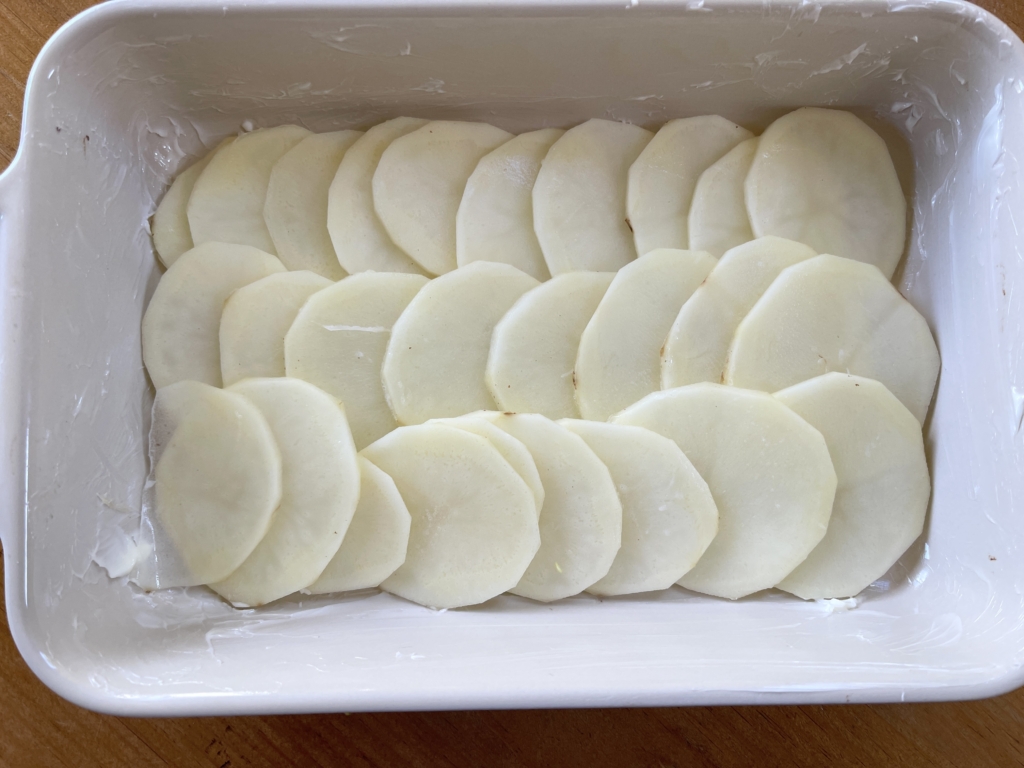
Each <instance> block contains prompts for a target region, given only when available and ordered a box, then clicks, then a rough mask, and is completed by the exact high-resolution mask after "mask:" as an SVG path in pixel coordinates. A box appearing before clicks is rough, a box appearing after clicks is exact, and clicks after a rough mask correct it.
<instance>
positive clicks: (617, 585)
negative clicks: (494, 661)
mask: <svg viewBox="0 0 1024 768" xmlns="http://www.w3.org/2000/svg"><path fill="white" fill-rule="evenodd" d="M559 424H561V425H562V426H563V427H565V428H566V429H568V430H569V431H571V432H574V433H576V434H577V435H579V436H580V437H582V438H583V440H584V442H586V444H587V445H588V446H590V449H591V450H592V451H594V453H596V454H597V457H598V458H599V459H601V461H602V462H603V463H604V465H605V466H606V467H608V471H609V472H610V473H611V476H612V480H613V481H614V482H615V487H616V489H617V490H618V493H619V500H620V501H621V502H622V547H621V548H620V549H619V552H618V554H617V555H616V556H615V560H614V561H613V562H612V567H611V568H610V569H609V570H608V573H607V574H606V575H605V576H603V577H602V578H601V579H599V580H598V581H597V582H595V583H594V584H592V585H590V586H589V587H588V588H587V591H588V592H591V593H593V594H595V595H628V594H632V593H634V592H649V591H651V590H655V589H668V588H669V587H671V586H672V585H673V584H674V583H676V582H677V581H679V579H681V578H682V577H683V575H684V574H685V573H687V572H688V571H689V570H690V569H691V568H693V566H694V565H696V564H697V561H698V560H699V559H700V557H701V555H703V554H704V551H705V550H706V549H707V548H708V545H709V544H710V543H711V540H712V539H714V537H715V533H716V532H717V531H718V509H717V508H716V507H715V500H714V499H713V498H712V497H711V491H710V490H709V489H708V484H707V483H705V482H704V480H703V479H702V478H701V476H700V475H699V474H698V473H697V470H696V469H694V467H693V464H691V463H690V460H689V459H687V458H686V455H685V454H684V453H683V452H682V451H681V450H680V449H679V446H677V445H676V444H675V443H674V442H672V440H669V439H668V438H667V437H663V436H661V435H658V434H656V433H654V432H652V431H650V430H649V429H643V428H642V427H632V426H627V425H625V424H608V423H604V422H599V421H579V420H576V419H563V420H562V421H560V422H559ZM542 535H543V534H542Z"/></svg>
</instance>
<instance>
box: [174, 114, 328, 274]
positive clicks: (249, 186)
mask: <svg viewBox="0 0 1024 768" xmlns="http://www.w3.org/2000/svg"><path fill="white" fill-rule="evenodd" d="M309 135H310V133H309V131H307V130H306V129H305V128H301V127H300V126H297V125H281V126H278V127H277V128H262V129H260V130H256V131H253V132H252V133H247V134H245V135H244V136H240V137H239V138H237V139H235V140H234V141H233V142H231V144H229V145H228V146H226V147H224V148H223V149H221V150H220V151H219V152H217V154H216V155H214V156H213V158H212V159H211V160H210V162H209V164H207V166H206V168H204V169H203V172H202V173H201V174H199V178H198V179H196V183H195V186H194V187H193V188H192V194H191V196H190V197H189V199H188V224H189V229H190V230H191V232H192V241H193V242H194V243H195V244H196V245H202V244H203V243H209V242H219V243H237V244H239V245H251V246H253V247H254V248H259V249H260V250H262V251H266V252H267V253H270V254H275V255H276V250H275V249H274V240H273V238H271V237H270V232H269V231H268V230H267V225H266V223H265V222H264V220H263V206H264V204H265V202H266V199H267V185H268V184H269V183H270V172H271V170H272V169H273V167H274V164H275V163H276V162H277V161H278V160H279V159H281V157H282V156H283V155H284V154H285V153H286V152H287V151H288V150H290V149H291V148H292V147H294V146H295V145H296V144H298V143H299V142H300V141H302V140H303V139H304V138H306V137H307V136H309Z"/></svg>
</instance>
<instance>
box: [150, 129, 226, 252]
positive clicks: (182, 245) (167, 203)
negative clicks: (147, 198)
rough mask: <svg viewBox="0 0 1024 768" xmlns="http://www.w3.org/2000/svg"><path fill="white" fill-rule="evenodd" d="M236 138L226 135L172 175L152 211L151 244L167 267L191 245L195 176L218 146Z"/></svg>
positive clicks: (223, 145)
mask: <svg viewBox="0 0 1024 768" xmlns="http://www.w3.org/2000/svg"><path fill="white" fill-rule="evenodd" d="M234 140H235V137H234V136H228V137H227V138H226V139H224V140H223V141H222V142H221V143H220V144H218V145H217V146H216V147H214V148H213V150H211V151H210V152H208V153H207V154H206V156H205V157H203V158H202V159H201V160H198V161H196V162H195V163H193V164H192V165H191V166H189V167H188V168H187V169H185V170H184V171H182V172H181V173H179V174H178V175H177V177H176V178H175V179H174V182H173V183H172V184H171V187H170V189H168V190H167V191H166V192H165V193H164V196H163V199H162V200H161V201H160V205H158V206H157V208H156V213H154V214H153V247H154V248H156V255H157V256H159V257H160V262H161V263H162V264H163V265H164V266H165V267H169V266H171V264H173V263H174V262H176V261H177V260H178V257H179V256H181V254H183V253H184V252H185V251H187V250H189V249H191V248H192V245H193V243H192V230H190V229H189V226H188V199H189V197H190V196H191V194H192V188H193V187H194V186H195V185H196V179H198V178H199V174H201V173H202V172H203V169H204V168H205V167H206V165H207V163H209V162H210V160H212V159H213V156H214V154H216V153H217V151H218V150H219V149H221V148H222V147H225V146H227V145H228V144H230V143H231V142H232V141H234Z"/></svg>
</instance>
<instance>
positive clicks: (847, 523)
mask: <svg viewBox="0 0 1024 768" xmlns="http://www.w3.org/2000/svg"><path fill="white" fill-rule="evenodd" d="M775 397H777V398H778V399H779V400H781V401H782V402H783V403H785V404H786V405H787V406H789V407H790V408H791V409H792V410H794V411H795V412H796V413H797V414H798V415H800V416H801V417H803V419H804V420H805V421H807V423H809V424H810V425H811V426H812V427H814V428H815V429H817V430H818V431H819V432H821V434H822V436H824V438H825V443H826V444H827V445H828V452H829V454H830V455H831V456H832V463H833V465H834V466H835V469H836V476H837V478H838V480H839V484H838V487H837V488H836V500H835V503H834V504H833V505H832V517H831V519H830V520H829V523H828V530H827V531H826V532H825V538H824V539H822V540H821V543H820V544H818V546H817V547H815V548H814V550H813V551H812V552H811V554H809V555H808V556H807V559H806V560H804V561H803V562H802V563H800V565H798V566H797V567H796V570H794V571H793V572H792V573H790V574H789V575H788V576H787V577H786V578H784V579H783V580H782V581H780V582H779V584H778V587H779V589H784V590H786V591H787V592H792V593H793V594H794V595H796V596H797V597H802V598H804V599H805V600H813V599H818V598H833V597H852V596H853V595H856V594H857V593H858V592H860V591H861V590H862V589H865V588H866V587H867V586H868V585H869V584H871V582H873V581H875V580H876V579H879V578H881V577H882V576H883V575H885V572H886V571H888V570H889V568H891V567H892V565H893V563H895V562H896V560H898V559H899V556H900V555H902V554H903V553H904V551H906V549H907V547H909V546H910V545H911V544H913V543H914V540H915V539H917V537H918V536H920V535H921V531H923V530H924V518H925V513H926V512H927V510H928V497H929V496H930V495H931V481H930V479H929V477H928V462H927V461H926V460H925V455H924V439H923V437H922V435H921V425H920V424H918V423H917V420H916V419H915V418H914V416H913V414H912V413H910V411H908V410H907V409H906V407H905V406H904V405H903V404H902V403H901V402H900V401H899V400H897V399H896V398H895V397H894V396H893V395H892V393H891V392H889V390H887V389H886V388H885V386H884V385H883V384H880V383H879V382H877V381H873V380H871V379H863V378H861V377H859V376H848V375H846V374H843V373H826V374H825V375H824V376H819V377H817V378H815V379H810V380H808V381H804V382H801V383H800V384H797V385H796V386H793V387H789V388H788V389H784V390H782V391H781V392H777V393H776V394H775Z"/></svg>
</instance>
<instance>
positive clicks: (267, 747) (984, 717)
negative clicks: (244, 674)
mask: <svg viewBox="0 0 1024 768" xmlns="http://www.w3.org/2000/svg"><path fill="white" fill-rule="evenodd" d="M980 4H981V5H982V6H984V7H986V8H988V9H989V10H991V11H993V12H995V13H996V14H998V15H999V16H1000V17H1001V18H1003V19H1004V20H1006V21H1007V22H1008V23H1009V24H1010V25H1011V26H1012V27H1013V28H1014V29H1015V30H1016V31H1017V33H1018V34H1021V33H1022V30H1024V0H982V2H981V3H980ZM88 5H91V3H90V2H89V0H0V169H2V168H3V167H6V165H7V163H8V162H10V160H11V158H12V157H13V156H14V152H15V150H16V149H17V145H18V133H19V130H20V127H19V126H20V119H21V100H22V96H23V95H24V89H25V79H26V77H27V76H28V72H29V68H30V66H31V65H32V60H33V59H34V58H35V56H36V53H37V52H38V51H39V49H40V47H41V46H42V45H43V43H44V42H45V41H46V39H47V38H48V37H49V36H50V35H52V34H53V33H54V31H56V29H57V28H58V27H59V26H60V25H61V24H62V23H64V22H65V21H66V20H67V19H69V18H71V16H73V15H74V14H75V13H77V12H78V11H80V10H82V9H83V8H85V7H86V6H88ZM0 578H2V575H0ZM1022 740H1024V689H1021V690H1019V691H1016V692H1015V693H1011V694H1008V695H1006V696H1002V697H1000V698H997V699H990V700H988V701H977V702H967V703H959V704H907V705H885V706H841V707H840V706H832V707H821V706H810V707H719V708H710V707H698V708H689V709H632V710H629V709H623V710H567V711H526V712H452V713H427V714H415V713H413V714H372V715H310V716H289V717H239V718H229V717H216V718H192V719H174V720H138V719H129V718H118V717H108V716H106V715H98V714H95V713H93V712H88V711H86V710H83V709H79V708H78V707H76V706H74V705H73V704H69V703H67V702H66V701H64V700H62V699H60V698H58V697H57V696H56V695H55V694H53V693H51V692H50V691H49V690H48V689H47V688H46V687H45V686H43V684H42V683H40V682H39V681H38V680H37V679H36V677H35V676H34V675H33V674H32V672H30V671H29V669H28V667H27V666H26V665H25V663H24V662H23V661H22V659H21V656H20V655H19V654H18V651H17V649H16V648H15V647H14V642H13V640H12V639H11V636H10V632H9V631H8V630H7V618H6V613H4V614H3V629H2V630H0V764H2V765H4V766H8V765H9V766H18V767H19V768H20V767H21V766H51V765H52V766H92V765H103V766H133V767H135V766H138V767H140V768H141V766H158V765H175V766H177V765H196V766H216V767H217V768H229V767H233V768H239V767H240V766H287V765H301V766H314V765H316V766H342V765H358V766H387V767H388V768H393V767H395V766H404V765H451V766H479V767H481V768H484V767H486V768H491V767H492V766H545V767H548V766H570V765H585V766H594V767H596V766H604V765H620V766H660V767H667V766H706V767H708V768H710V767H712V766H715V767H717V766H744V767H745V766H750V765H763V766H776V765H779V766H781V765H787V766H809V767H814V768H817V767H818V766H835V767H837V768H838V767H839V766H896V765H899V766H928V768H944V767H947V766H970V767H971V768H984V767H986V766H992V768H1004V767H1005V766H1012V765H1024V742H1022Z"/></svg>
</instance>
